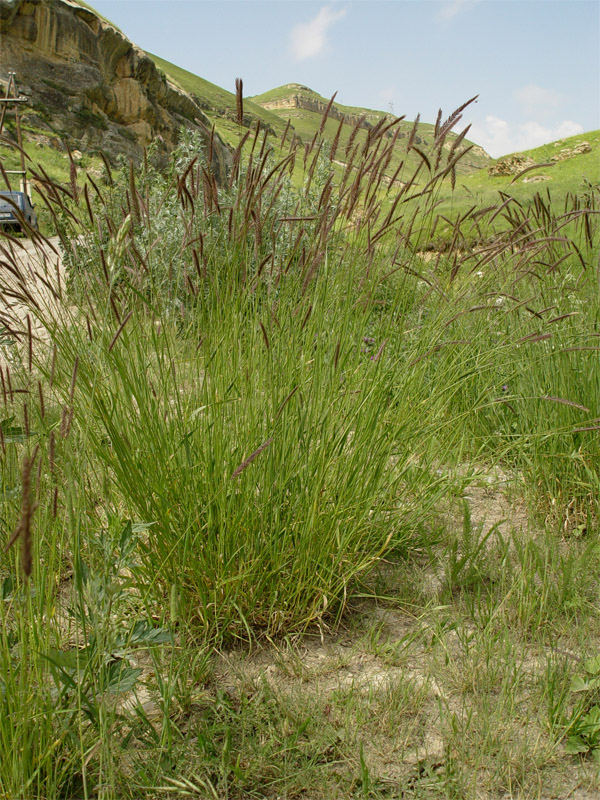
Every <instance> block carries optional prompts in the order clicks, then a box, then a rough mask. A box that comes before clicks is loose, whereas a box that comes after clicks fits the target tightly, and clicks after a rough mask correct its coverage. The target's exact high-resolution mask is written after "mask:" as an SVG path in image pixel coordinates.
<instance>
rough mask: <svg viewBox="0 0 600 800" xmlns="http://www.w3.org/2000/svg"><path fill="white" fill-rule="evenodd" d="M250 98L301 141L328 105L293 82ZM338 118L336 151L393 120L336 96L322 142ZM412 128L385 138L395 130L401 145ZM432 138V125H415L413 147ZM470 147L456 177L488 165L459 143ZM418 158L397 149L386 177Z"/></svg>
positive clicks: (404, 125) (403, 126) (477, 151)
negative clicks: (286, 124)
mask: <svg viewBox="0 0 600 800" xmlns="http://www.w3.org/2000/svg"><path fill="white" fill-rule="evenodd" d="M251 99H252V101H253V102H254V103H256V104H258V105H261V106H264V107H266V108H268V109H269V110H270V111H271V112H272V113H273V114H277V115H278V116H280V117H281V118H282V119H284V120H286V121H287V120H288V119H290V120H291V123H292V125H293V126H294V129H295V131H296V132H297V133H298V134H299V135H300V136H301V137H302V138H303V139H304V140H305V141H311V140H312V138H313V137H314V135H315V134H316V133H317V131H318V130H319V129H320V126H321V120H322V115H323V111H324V110H325V108H326V107H327V105H328V103H329V99H328V98H325V97H322V96H321V95H320V94H318V93H317V92H315V91H313V90H312V89H310V88H308V87H307V86H302V85H300V84H295V83H292V84H286V85H285V86H280V87H278V88H276V89H272V90H270V91H268V92H265V93H263V94H260V95H256V96H254V97H252V98H251ZM342 116H343V117H344V124H343V125H342V127H341V128H340V132H339V147H340V152H341V150H343V148H345V147H346V145H347V144H348V141H349V140H350V139H351V137H352V141H353V142H357V143H361V144H363V145H364V143H365V142H366V139H367V132H368V129H369V128H370V127H371V128H372V127H374V126H375V125H377V124H378V123H381V124H386V122H391V121H392V120H393V119H394V116H393V115H391V114H388V113H385V112H384V111H376V110H373V109H367V108H360V107H357V106H345V105H342V104H341V103H338V102H337V97H336V100H335V101H334V103H333V105H332V106H331V111H330V118H329V119H328V120H327V124H326V127H325V131H324V136H325V139H327V140H328V141H329V142H333V141H334V139H335V138H336V134H337V131H338V127H339V123H340V120H341V117H342ZM361 120H364V122H363V124H362V127H361V128H360V129H359V131H358V134H357V135H356V138H354V137H353V135H352V130H353V128H354V126H355V125H356V124H357V123H359V121H361ZM412 129H413V122H412V121H410V120H403V121H402V122H400V123H399V124H398V125H397V126H395V127H394V129H393V130H392V131H390V134H389V136H392V135H394V133H395V132H396V131H398V141H399V144H400V145H402V140H403V139H408V138H409V137H410V136H411V133H412ZM456 136H457V135H456V134H455V133H452V132H450V133H449V134H448V136H447V139H446V144H445V148H446V151H447V152H449V150H450V149H451V148H452V144H453V142H454V140H455V139H456ZM434 139H435V126H434V125H432V124H430V123H426V122H419V124H418V126H417V128H416V130H415V132H414V143H415V146H416V147H418V148H419V149H422V150H423V151H425V152H428V151H429V150H430V149H431V147H432V145H433V142H434ZM471 145H473V148H472V149H471V150H470V152H469V153H468V154H467V155H466V156H465V157H464V158H463V159H461V160H460V162H459V163H458V164H457V172H458V173H459V174H463V173H464V174H469V173H471V172H473V171H474V170H478V169H480V168H481V167H482V166H484V165H486V164H488V163H489V162H490V157H489V156H488V154H487V153H485V151H484V150H483V149H482V148H480V147H478V146H477V145H475V144H474V143H473V142H471V141H469V140H468V139H465V140H464V141H463V144H462V146H463V148H467V147H470V146H471ZM420 158H421V157H420V156H419V155H418V153H417V152H415V151H412V152H409V153H405V152H404V148H402V147H399V148H398V150H397V151H396V152H394V153H393V154H392V157H391V159H390V162H389V164H388V166H387V168H386V174H387V175H388V176H389V177H392V176H393V175H394V173H395V172H396V170H397V169H398V167H399V166H400V163H401V162H402V161H404V162H405V166H406V167H407V171H408V170H410V169H412V167H413V166H414V165H415V164H417V163H418V162H419V159H420ZM339 159H340V160H341V161H344V160H345V159H344V156H343V155H340V156H339Z"/></svg>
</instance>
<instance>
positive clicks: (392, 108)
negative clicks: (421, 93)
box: [388, 102, 396, 117]
mask: <svg viewBox="0 0 600 800" xmlns="http://www.w3.org/2000/svg"><path fill="white" fill-rule="evenodd" d="M388 111H389V113H390V114H391V115H392V116H393V117H395V116H396V112H395V111H394V104H393V103H391V102H390V103H388Z"/></svg>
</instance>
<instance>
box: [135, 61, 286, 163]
mask: <svg viewBox="0 0 600 800" xmlns="http://www.w3.org/2000/svg"><path fill="white" fill-rule="evenodd" d="M148 55H149V56H150V58H151V59H152V60H153V61H154V63H155V64H156V66H157V67H158V68H159V69H160V70H162V71H163V72H164V74H165V75H166V76H167V77H168V78H169V80H170V81H172V82H173V83H174V84H175V85H176V86H179V87H180V88H181V89H183V90H184V91H185V92H188V94H191V95H192V97H193V98H194V100H195V101H196V102H197V103H198V105H199V106H200V108H201V109H202V110H203V111H204V113H205V114H206V116H207V117H208V118H209V119H210V120H211V121H212V122H213V123H214V125H215V128H216V131H217V133H218V134H219V135H220V136H221V138H222V139H223V140H224V141H225V142H226V143H227V144H229V145H231V146H233V147H235V146H237V143H238V141H239V134H240V128H239V125H238V124H237V121H236V98H235V94H233V93H232V92H228V91H227V90H226V89H222V88H221V87H220V86H216V85H215V84H214V83H210V81H207V80H205V79H204V78H200V77H199V76H198V75H194V73H193V72H188V71H187V70H185V69H182V68H181V67H177V66H176V65H175V64H171V63H170V62H169V61H165V59H164V58H160V56H156V55H154V54H153V53H148ZM257 120H260V123H261V126H262V127H264V128H267V130H269V131H271V132H272V133H274V134H275V135H278V136H281V135H282V134H283V131H284V129H285V122H283V121H282V120H281V118H280V117H279V116H278V115H277V114H272V113H271V112H270V111H267V110H266V109H264V108H261V107H260V106H259V105H257V104H256V103H253V102H252V101H251V100H247V99H244V127H254V125H255V124H256V122H257Z"/></svg>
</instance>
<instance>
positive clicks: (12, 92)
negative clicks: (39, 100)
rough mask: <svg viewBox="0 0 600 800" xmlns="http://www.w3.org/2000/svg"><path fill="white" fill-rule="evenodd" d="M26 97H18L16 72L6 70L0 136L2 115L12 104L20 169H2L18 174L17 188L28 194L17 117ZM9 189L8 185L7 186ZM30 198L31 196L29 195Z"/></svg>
mask: <svg viewBox="0 0 600 800" xmlns="http://www.w3.org/2000/svg"><path fill="white" fill-rule="evenodd" d="M28 102H29V98H28V97H19V90H18V88H17V73H16V72H15V71H14V70H12V69H11V70H9V71H8V84H7V86H6V97H0V136H2V131H3V130H4V117H5V115H6V109H7V108H8V107H9V106H14V109H15V124H16V128H17V144H18V146H19V153H20V155H21V169H20V170H18V169H11V170H2V171H3V172H4V173H6V174H7V175H20V176H21V177H20V180H19V189H20V191H22V192H25V193H26V194H27V195H28V196H29V192H28V191H27V170H26V169H25V152H24V150H23V139H22V137H21V119H20V117H19V106H20V104H21V103H28ZM8 188H9V190H10V188H11V187H10V186H9V187H8ZM29 199H30V200H31V197H29Z"/></svg>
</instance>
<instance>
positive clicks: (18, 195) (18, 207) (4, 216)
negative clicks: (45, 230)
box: [0, 192, 38, 232]
mask: <svg viewBox="0 0 600 800" xmlns="http://www.w3.org/2000/svg"><path fill="white" fill-rule="evenodd" d="M23 220H25V222H26V223H27V225H29V226H30V227H31V228H33V229H34V230H36V231H37V229H38V223H37V215H36V213H35V211H34V210H33V205H32V204H31V200H30V199H29V197H28V196H27V194H26V193H25V192H0V227H2V228H5V227H10V228H14V227H16V228H19V229H20V230H22V231H23V232H26V231H27V227H25V226H24V225H23Z"/></svg>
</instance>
